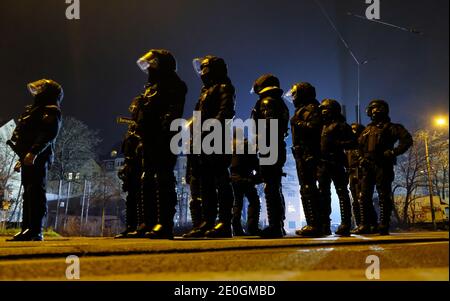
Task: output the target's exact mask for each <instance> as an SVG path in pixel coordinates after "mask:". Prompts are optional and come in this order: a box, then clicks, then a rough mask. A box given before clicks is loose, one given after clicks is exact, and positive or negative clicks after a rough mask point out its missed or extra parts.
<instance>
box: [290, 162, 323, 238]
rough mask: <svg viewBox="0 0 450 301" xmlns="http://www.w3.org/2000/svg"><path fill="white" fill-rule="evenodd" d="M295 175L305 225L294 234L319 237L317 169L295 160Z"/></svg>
mask: <svg viewBox="0 0 450 301" xmlns="http://www.w3.org/2000/svg"><path fill="white" fill-rule="evenodd" d="M297 174H298V179H299V183H300V195H301V199H302V205H303V211H304V213H305V217H306V223H307V225H306V226H305V227H303V228H302V229H300V230H298V231H296V234H297V235H300V236H305V237H318V236H321V235H322V231H321V229H320V228H319V224H320V219H319V211H318V207H317V206H318V205H319V202H320V194H319V189H318V188H317V184H316V180H317V167H316V166H315V165H314V164H313V163H307V162H305V161H303V160H297Z"/></svg>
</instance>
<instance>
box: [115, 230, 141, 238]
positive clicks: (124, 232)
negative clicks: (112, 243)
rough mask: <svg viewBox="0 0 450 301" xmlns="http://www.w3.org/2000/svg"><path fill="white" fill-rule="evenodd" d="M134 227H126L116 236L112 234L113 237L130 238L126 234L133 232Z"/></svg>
mask: <svg viewBox="0 0 450 301" xmlns="http://www.w3.org/2000/svg"><path fill="white" fill-rule="evenodd" d="M135 231H136V228H132V227H127V229H126V230H125V231H123V232H121V233H119V234H117V235H116V236H114V238H115V239H124V238H130V237H129V236H128V234H130V233H132V232H135Z"/></svg>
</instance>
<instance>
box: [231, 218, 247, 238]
mask: <svg viewBox="0 0 450 301" xmlns="http://www.w3.org/2000/svg"><path fill="white" fill-rule="evenodd" d="M233 236H245V232H244V229H243V228H242V224H241V222H240V221H239V222H236V221H234V220H233Z"/></svg>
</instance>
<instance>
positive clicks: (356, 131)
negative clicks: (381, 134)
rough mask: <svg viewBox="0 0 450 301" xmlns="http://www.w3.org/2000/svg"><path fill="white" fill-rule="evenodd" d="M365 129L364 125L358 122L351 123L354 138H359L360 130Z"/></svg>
mask: <svg viewBox="0 0 450 301" xmlns="http://www.w3.org/2000/svg"><path fill="white" fill-rule="evenodd" d="M365 129H366V127H365V126H363V125H362V124H359V123H352V132H353V134H355V136H356V138H359V136H361V134H362V132H364V130H365Z"/></svg>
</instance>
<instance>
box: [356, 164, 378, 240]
mask: <svg viewBox="0 0 450 301" xmlns="http://www.w3.org/2000/svg"><path fill="white" fill-rule="evenodd" d="M362 173H363V175H362V177H361V182H360V185H361V193H360V195H359V209H360V221H361V224H360V226H359V227H358V229H356V230H355V231H354V234H371V228H370V210H371V207H373V200H372V197H373V192H374V190H375V176H374V173H375V171H374V170H373V169H372V168H367V169H365V170H364V171H363V172H362Z"/></svg>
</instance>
